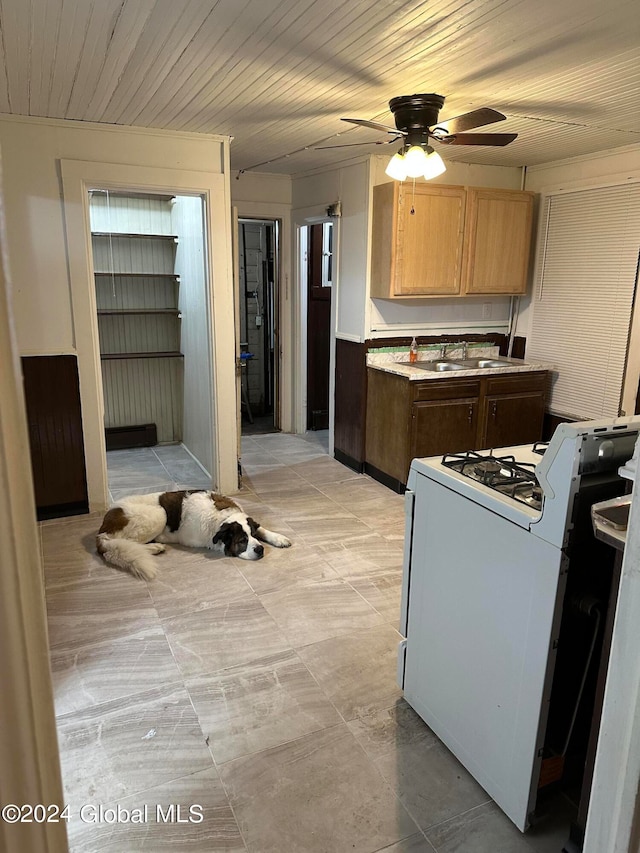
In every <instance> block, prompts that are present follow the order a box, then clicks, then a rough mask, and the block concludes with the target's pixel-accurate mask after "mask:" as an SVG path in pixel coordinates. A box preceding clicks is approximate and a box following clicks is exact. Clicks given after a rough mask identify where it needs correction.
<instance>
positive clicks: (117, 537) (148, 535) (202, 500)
mask: <svg viewBox="0 0 640 853" xmlns="http://www.w3.org/2000/svg"><path fill="white" fill-rule="evenodd" d="M261 542H267V543H268V544H269V545H275V547H276V548H288V547H289V546H290V545H291V542H290V541H289V540H288V539H287V538H286V536H281V535H280V534H279V533H273V532H272V531H271V530H265V528H264V527H261V526H260V525H259V524H258V523H257V522H255V521H254V520H253V519H252V518H249V517H248V516H247V515H246V514H245V513H244V512H243V511H242V509H241V507H240V506H239V505H238V504H237V503H236V502H235V501H233V500H231V498H227V497H224V495H218V494H216V493H215V492H207V491H202V490H195V489H194V490H189V491H180V492H155V493H154V494H150V495H131V496H130V497H126V498H121V499H120V500H119V501H117V502H116V503H115V504H114V505H113V506H112V507H111V509H110V510H109V511H108V512H107V514H106V515H105V517H104V519H103V521H102V527H101V528H100V530H99V531H98V535H97V536H96V548H97V550H98V553H99V554H101V555H102V557H104V559H105V561H106V562H107V563H111V565H113V566H117V567H118V568H120V569H126V570H127V571H129V572H131V574H133V575H135V576H136V577H138V578H144V579H146V580H151V579H152V578H154V577H155V575H156V565H155V561H154V560H153V555H155V554H160V553H162V551H164V550H165V548H164V543H176V544H178V545H187V546H189V547H191V548H211V549H214V550H218V551H223V552H224V554H225V556H227V557H240V559H242V560H260V559H261V558H262V556H263V554H264V548H263V546H262V545H261V544H260V543H261Z"/></svg>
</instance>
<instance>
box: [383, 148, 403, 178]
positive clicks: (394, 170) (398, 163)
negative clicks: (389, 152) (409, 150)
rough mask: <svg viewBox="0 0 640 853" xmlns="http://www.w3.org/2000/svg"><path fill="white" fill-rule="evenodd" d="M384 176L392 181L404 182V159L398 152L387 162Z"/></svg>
mask: <svg viewBox="0 0 640 853" xmlns="http://www.w3.org/2000/svg"><path fill="white" fill-rule="evenodd" d="M384 171H385V174H386V175H388V176H389V177H390V178H393V180H394V181H404V180H406V178H407V166H406V163H405V162H404V157H403V156H402V154H400V153H399V152H398V153H396V154H394V155H393V157H392V158H391V159H390V160H389V162H388V164H387V168H386V169H385V170H384Z"/></svg>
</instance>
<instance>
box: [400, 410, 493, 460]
mask: <svg viewBox="0 0 640 853" xmlns="http://www.w3.org/2000/svg"><path fill="white" fill-rule="evenodd" d="M477 431H478V397H468V398H463V399H461V400H434V401H429V400H422V401H420V402H418V403H414V404H413V405H412V406H411V439H410V445H409V446H410V452H409V456H410V458H411V459H414V458H415V457H416V456H435V455H436V454H437V453H452V452H453V453H455V452H456V451H457V450H461V451H462V450H468V449H469V448H470V447H472V446H473V445H474V444H475V441H476V434H477Z"/></svg>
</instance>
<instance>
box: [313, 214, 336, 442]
mask: <svg viewBox="0 0 640 853" xmlns="http://www.w3.org/2000/svg"><path fill="white" fill-rule="evenodd" d="M333 227H334V226H333V223H332V222H321V223H317V224H314V225H309V226H306V231H307V234H306V246H307V253H306V280H307V285H306V291H307V293H306V295H307V317H306V319H307V347H306V348H307V429H309V430H323V429H328V428H329V384H330V383H329V364H330V358H331V301H332V296H331V294H332V290H333V274H334V263H333V236H334V235H333Z"/></svg>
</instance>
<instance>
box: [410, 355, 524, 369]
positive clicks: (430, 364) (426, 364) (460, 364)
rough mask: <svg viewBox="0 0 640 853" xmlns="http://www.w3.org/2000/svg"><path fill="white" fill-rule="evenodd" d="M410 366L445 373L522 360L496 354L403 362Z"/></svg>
mask: <svg viewBox="0 0 640 853" xmlns="http://www.w3.org/2000/svg"><path fill="white" fill-rule="evenodd" d="M401 364H407V365H408V366H410V367H417V368H419V369H420V370H429V371H431V372H433V373H443V372H445V371H449V370H482V369H483V368H488V367H508V366H509V365H511V364H517V365H521V364H523V362H522V361H518V360H516V359H513V358H506V357H502V356H496V357H495V358H464V359H462V358H460V359H455V360H453V359H448V358H445V359H442V358H441V359H437V360H436V361H419V362H414V363H413V364H410V363H409V362H407V361H404V362H401Z"/></svg>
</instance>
